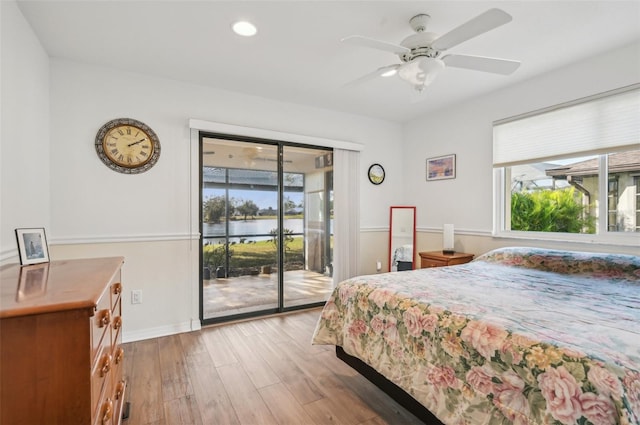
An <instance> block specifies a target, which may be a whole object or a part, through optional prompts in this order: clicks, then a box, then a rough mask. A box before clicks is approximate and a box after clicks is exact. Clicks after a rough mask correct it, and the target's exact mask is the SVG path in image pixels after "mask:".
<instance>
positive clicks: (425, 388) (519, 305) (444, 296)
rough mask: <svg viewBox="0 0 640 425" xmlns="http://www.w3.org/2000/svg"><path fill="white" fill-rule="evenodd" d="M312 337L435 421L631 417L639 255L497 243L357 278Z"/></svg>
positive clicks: (638, 342) (637, 372)
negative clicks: (446, 259)
mask: <svg viewBox="0 0 640 425" xmlns="http://www.w3.org/2000/svg"><path fill="white" fill-rule="evenodd" d="M312 343H313V344H329V345H335V346H336V348H337V352H338V354H339V357H341V358H343V360H346V361H347V362H348V363H349V364H352V365H355V364H356V363H357V364H358V365H360V366H363V367H364V369H367V368H368V369H370V370H371V371H372V373H373V375H375V376H377V378H376V379H381V380H383V381H385V382H386V384H390V385H391V386H392V387H393V388H397V389H401V390H402V391H403V392H404V395H403V397H406V398H408V399H410V400H409V401H410V402H411V401H412V402H413V403H414V404H415V405H417V406H419V408H422V409H424V410H426V411H427V414H429V415H431V414H432V415H433V416H435V417H437V419H438V420H439V421H441V422H442V423H445V424H452V425H453V424H510V423H514V424H529V425H542V424H581V425H583V424H585V425H586V424H595V425H600V424H638V423H640V257H638V256H632V255H620V254H594V253H581V252H569V251H557V250H547V249H536V248H503V249H498V250H494V251H491V252H489V253H486V254H484V255H482V256H480V257H478V258H476V259H475V260H474V261H472V262H471V263H468V264H464V265H459V266H454V267H441V268H429V269H420V270H413V271H407V272H402V273H384V274H378V275H370V276H359V277H355V278H352V279H348V280H345V281H343V282H341V283H340V284H338V285H337V286H336V288H335V290H334V291H333V293H332V295H331V296H330V298H329V300H328V301H327V303H326V304H325V306H324V308H323V310H322V313H321V316H320V318H319V320H318V323H317V326H316V330H315V333H314V335H313V339H312ZM367 373H368V372H367ZM386 384H385V385H386ZM429 412H430V413H429ZM433 416H430V417H433ZM419 417H422V418H428V417H425V416H419ZM423 420H425V421H427V422H428V421H429V420H428V419H423Z"/></svg>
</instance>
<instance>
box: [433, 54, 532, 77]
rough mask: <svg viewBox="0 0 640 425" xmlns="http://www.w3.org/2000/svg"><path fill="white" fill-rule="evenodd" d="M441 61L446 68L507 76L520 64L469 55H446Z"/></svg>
mask: <svg viewBox="0 0 640 425" xmlns="http://www.w3.org/2000/svg"><path fill="white" fill-rule="evenodd" d="M442 61H443V62H444V63H445V64H446V65H447V66H452V67H455V68H466V69H473V70H475V71H484V72H492V73H494V74H502V75H509V74H512V73H513V72H515V70H516V69H518V67H520V62H518V61H513V60H508V59H497V58H487V57H484V56H470V55H446V56H444V57H443V58H442Z"/></svg>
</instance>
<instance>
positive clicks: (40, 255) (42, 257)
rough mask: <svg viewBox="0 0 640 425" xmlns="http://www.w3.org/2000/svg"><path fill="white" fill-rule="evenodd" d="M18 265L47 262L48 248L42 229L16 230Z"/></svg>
mask: <svg viewBox="0 0 640 425" xmlns="http://www.w3.org/2000/svg"><path fill="white" fill-rule="evenodd" d="M16 239H17V240H18V254H19V256H20V264H22V265H23V266H26V265H29V264H39V263H48V262H49V247H48V245H47V236H46V234H45V231H44V228H43V227H34V228H18V229H16Z"/></svg>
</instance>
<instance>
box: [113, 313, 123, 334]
mask: <svg viewBox="0 0 640 425" xmlns="http://www.w3.org/2000/svg"><path fill="white" fill-rule="evenodd" d="M112 326H113V329H114V330H116V331H117V330H118V329H120V328H121V327H122V317H120V316H117V317H115V318H114V319H113V325H112Z"/></svg>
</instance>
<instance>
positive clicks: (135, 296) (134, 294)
mask: <svg viewBox="0 0 640 425" xmlns="http://www.w3.org/2000/svg"><path fill="white" fill-rule="evenodd" d="M131 304H142V289H134V290H133V291H131Z"/></svg>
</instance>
